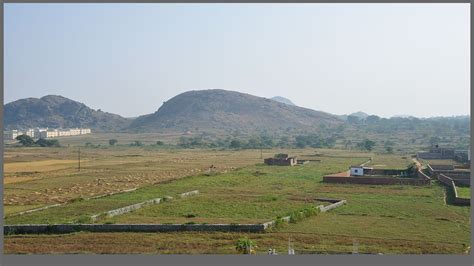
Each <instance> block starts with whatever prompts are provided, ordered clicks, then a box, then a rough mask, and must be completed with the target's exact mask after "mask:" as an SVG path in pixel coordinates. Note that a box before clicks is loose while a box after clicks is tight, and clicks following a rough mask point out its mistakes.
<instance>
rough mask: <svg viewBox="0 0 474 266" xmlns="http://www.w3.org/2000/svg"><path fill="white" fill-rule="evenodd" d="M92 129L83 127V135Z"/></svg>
mask: <svg viewBox="0 0 474 266" xmlns="http://www.w3.org/2000/svg"><path fill="white" fill-rule="evenodd" d="M90 133H91V129H90V128H81V135H83V134H90Z"/></svg>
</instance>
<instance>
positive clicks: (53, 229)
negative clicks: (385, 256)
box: [3, 200, 347, 235]
mask: <svg viewBox="0 0 474 266" xmlns="http://www.w3.org/2000/svg"><path fill="white" fill-rule="evenodd" d="M331 201H335V200H331ZM346 203H347V201H346V200H338V201H337V202H335V203H333V204H331V205H328V206H326V207H324V206H322V205H320V206H318V208H319V209H320V211H321V212H326V211H329V210H332V209H334V208H337V207H339V206H342V205H343V204H346ZM281 219H282V220H283V221H285V222H290V216H286V217H283V218H281ZM275 223H276V221H275V220H272V221H269V222H265V223H261V224H54V225H47V224H23V225H4V226H3V230H4V234H5V235H13V234H67V233H74V232H79V231H87V232H184V231H199V232H249V233H263V232H265V231H266V230H267V229H269V228H271V227H273V226H274V225H275Z"/></svg>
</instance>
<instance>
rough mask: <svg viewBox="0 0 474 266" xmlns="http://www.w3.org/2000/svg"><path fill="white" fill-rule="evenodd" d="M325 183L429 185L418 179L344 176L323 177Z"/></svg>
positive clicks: (424, 180) (428, 182) (426, 181)
mask: <svg viewBox="0 0 474 266" xmlns="http://www.w3.org/2000/svg"><path fill="white" fill-rule="evenodd" d="M323 182H326V183H348V184H366V185H415V186H422V185H429V184H430V180H426V179H420V178H394V177H393V178H390V177H350V176H349V177H345V176H324V177H323Z"/></svg>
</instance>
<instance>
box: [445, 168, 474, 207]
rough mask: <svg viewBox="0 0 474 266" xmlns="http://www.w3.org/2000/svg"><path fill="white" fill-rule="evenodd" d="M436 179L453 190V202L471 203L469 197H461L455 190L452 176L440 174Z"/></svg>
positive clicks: (457, 203)
mask: <svg viewBox="0 0 474 266" xmlns="http://www.w3.org/2000/svg"><path fill="white" fill-rule="evenodd" d="M438 180H439V181H440V182H441V183H443V184H445V185H446V186H448V187H449V188H450V189H452V190H453V191H454V202H453V203H454V204H456V205H471V199H467V198H461V197H459V196H458V191H457V190H456V184H455V183H454V180H453V179H452V178H450V177H449V176H446V175H444V174H440V175H439V176H438Z"/></svg>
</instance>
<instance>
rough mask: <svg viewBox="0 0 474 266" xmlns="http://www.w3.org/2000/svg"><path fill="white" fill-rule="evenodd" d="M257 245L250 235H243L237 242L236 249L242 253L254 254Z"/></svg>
mask: <svg viewBox="0 0 474 266" xmlns="http://www.w3.org/2000/svg"><path fill="white" fill-rule="evenodd" d="M256 247H257V246H256V245H255V243H254V241H252V240H250V239H249V238H248V237H241V238H239V239H238V240H237V241H236V242H235V249H236V250H237V251H238V252H239V253H242V254H254V253H255V250H254V249H255V248H256Z"/></svg>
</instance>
